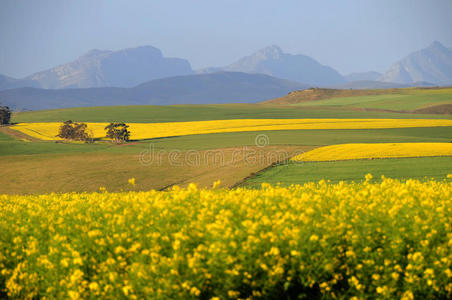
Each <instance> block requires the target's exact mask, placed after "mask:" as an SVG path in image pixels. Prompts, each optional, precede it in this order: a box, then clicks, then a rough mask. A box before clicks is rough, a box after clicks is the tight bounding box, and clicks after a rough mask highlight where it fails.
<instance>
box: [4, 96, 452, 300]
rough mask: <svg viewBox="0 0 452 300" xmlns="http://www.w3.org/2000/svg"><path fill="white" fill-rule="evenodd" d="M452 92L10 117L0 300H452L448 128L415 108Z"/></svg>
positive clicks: (445, 118)
mask: <svg viewBox="0 0 452 300" xmlns="http://www.w3.org/2000/svg"><path fill="white" fill-rule="evenodd" d="M445 90H446V92H445V93H443V94H445V95H446V96H444V95H443V94H441V93H440V92H438V91H436V90H435V91H436V92H437V93H438V95H440V96H438V97H439V98H438V97H437V98H430V96H431V95H430V94H428V95H424V94H423V93H425V91H424V90H422V89H421V90H419V91H418V92H417V91H416V90H410V93H413V95H411V94H409V95H404V96H403V97H404V98H403V99H405V98H406V99H405V100H403V101H402V102H400V101H401V99H402V98H401V96H400V95H397V94H394V93H396V92H395V91H391V92H390V93H389V92H388V95H384V94H381V93H380V92H378V93H380V94H378V95H374V94H373V95H367V94H366V95H361V96H352V97H351V98H353V101H354V102H353V105H348V104H350V103H351V102H350V100H344V97H343V98H341V99H339V98H337V97H336V98H337V99H332V98H328V99H317V100H309V101H310V102H309V103H310V105H307V104H306V103H308V102H302V103H301V104H299V103H298V104H297V103H289V104H288V103H283V104H275V103H263V104H227V105H178V106H162V107H157V106H139V107H137V106H126V107H94V108H73V109H61V110H50V111H32V112H20V113H15V114H14V115H13V122H14V123H15V124H13V125H12V126H8V127H1V128H0V165H1V166H2V170H3V176H2V177H1V178H0V230H1V231H2V232H5V233H6V234H3V235H1V236H0V250H1V251H0V269H2V272H1V273H0V297H2V296H9V297H11V298H33V297H36V298H44V297H48V298H74V299H77V298H89V297H97V298H99V297H101V298H102V297H103V298H105V297H107V298H134V297H137V298H142V297H151V298H180V299H190V298H193V299H197V298H205V299H211V298H213V299H215V297H218V298H217V299H228V298H231V299H234V298H238V297H241V298H247V297H251V298H275V297H277V296H281V295H283V296H285V297H293V296H304V297H306V298H316V297H317V298H318V297H320V295H322V296H323V297H326V298H334V297H346V298H351V297H358V298H372V299H373V298H381V299H385V298H404V299H413V298H448V297H450V296H451V293H452V286H451V285H450V277H451V276H452V271H451V259H452V256H451V252H450V238H451V237H450V236H449V235H450V234H449V235H448V233H449V232H450V222H448V220H449V219H450V218H451V215H450V209H449V208H450V207H451V205H452V204H451V203H450V199H452V198H451V194H450V193H451V190H452V188H451V182H452V175H451V173H452V151H451V145H452V144H451V141H452V116H451V115H449V114H444V113H438V114H421V113H416V112H415V111H416V110H417V109H419V108H420V107H428V105H429V103H431V104H434V105H437V104H438V103H440V102H441V103H442V104H448V103H452V101H449V100H447V99H450V98H447V97H449V96H451V94H452V93H449V90H448V89H445ZM340 93H342V92H340ZM348 93H350V92H349V91H348ZM360 93H365V92H360ZM367 93H370V92H369V91H367ZM372 93H375V92H372ZM397 93H401V92H397ZM404 93H407V92H406V91H404ZM447 95H449V96H447ZM340 96H344V95H343V94H341V95H340ZM346 96H347V97H350V95H346ZM405 96H406V97H405ZM369 97H383V98H384V97H393V98H391V99H392V100H390V101H395V102H397V105H402V104H403V103H405V104H403V105H402V106H400V107H398V109H397V111H390V110H391V109H395V108H396V107H395V106H393V107H384V109H383V108H382V107H383V106H384V105H386V104H388V103H389V102H387V101H389V98H385V99H383V98H381V99H380V98H378V99H376V98H372V99H371V98H369ZM410 97H411V98H410ZM409 99H413V103H411V102H410V103H408V100H409ZM322 101H330V102H328V103H324V104H325V105H321V102H322ZM331 101H336V102H335V103H334V104H332V102H331ZM337 101H339V102H341V103H343V104H340V105H339V104H338V103H339V102H337ZM344 101H345V102H344ZM314 102H315V103H314ZM377 102H379V103H380V104H378V105H379V106H381V105H383V104H381V103H383V102H384V103H386V104H384V105H383V106H381V107H379V108H377V107H376V106H375V105H376V103H377ZM395 102H394V103H395ZM316 103H318V104H319V105H314V104H316ZM344 103H346V104H344ZM347 103H348V104H347ZM369 103H373V104H372V105H373V106H372V107H364V106H366V105H368V104H369ZM401 103H402V104H401ZM305 104H306V105H305ZM391 105H392V104H391ZM394 105H395V104H394ZM361 106H362V107H361ZM69 119H70V120H74V121H77V122H87V124H88V129H92V130H93V133H95V137H96V139H95V141H94V142H93V143H82V142H70V141H61V140H58V139H57V138H56V134H57V132H58V127H59V125H60V124H61V122H63V121H66V120H69ZM113 121H124V122H127V123H128V124H129V125H130V128H131V131H132V141H131V142H129V143H125V144H122V145H115V144H112V143H111V142H110V141H108V140H107V139H105V138H104V137H105V131H104V127H105V125H106V124H108V122H113ZM291 158H292V160H291ZM369 173H370V174H372V175H373V177H372V176H371V175H369ZM218 180H219V181H218ZM193 183H194V184H193ZM195 184H196V185H197V186H196V185H195ZM55 193H56V194H55ZM357 212H358V213H357ZM413 220H415V222H413ZM131 228H133V229H134V230H130V229H131Z"/></svg>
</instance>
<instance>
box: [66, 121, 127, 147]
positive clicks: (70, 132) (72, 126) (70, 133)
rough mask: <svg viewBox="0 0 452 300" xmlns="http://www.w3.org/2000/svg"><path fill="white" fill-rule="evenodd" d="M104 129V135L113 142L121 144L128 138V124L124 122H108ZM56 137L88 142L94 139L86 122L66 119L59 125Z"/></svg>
mask: <svg viewBox="0 0 452 300" xmlns="http://www.w3.org/2000/svg"><path fill="white" fill-rule="evenodd" d="M105 131H106V134H105V136H106V137H107V138H109V139H111V141H112V142H113V143H115V144H122V143H125V142H128V141H129V140H130V131H129V125H127V124H126V123H118V122H113V123H110V124H108V125H107V126H106V127H105ZM57 137H59V138H62V139H64V140H71V141H83V142H88V143H92V142H93V141H94V134H93V133H92V131H89V130H88V125H86V123H78V122H73V121H72V120H68V121H66V122H64V123H63V124H62V125H61V126H60V129H59V132H58V135H57Z"/></svg>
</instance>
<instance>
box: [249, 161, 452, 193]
mask: <svg viewBox="0 0 452 300" xmlns="http://www.w3.org/2000/svg"><path fill="white" fill-rule="evenodd" d="M368 173H370V174H372V175H373V176H374V178H375V179H377V180H379V179H380V178H381V176H382V175H384V176H385V177H390V178H401V179H409V178H413V179H419V180H424V179H431V178H433V179H436V180H445V179H446V180H449V181H452V178H447V175H448V174H451V173H452V157H426V158H396V159H375V160H354V161H337V162H309V163H307V162H306V163H288V164H283V165H279V166H275V167H273V168H270V169H268V170H265V171H263V172H261V173H258V174H257V175H255V176H254V177H252V178H250V179H249V180H247V181H246V182H245V183H243V184H242V186H247V187H259V186H260V185H261V184H262V183H264V182H266V183H270V184H278V183H280V184H282V185H290V184H303V183H306V182H310V181H320V180H322V179H324V180H330V181H331V182H335V183H336V182H339V181H355V182H360V181H362V180H364V176H365V175H366V174H368Z"/></svg>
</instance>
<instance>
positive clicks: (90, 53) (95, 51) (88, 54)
mask: <svg viewBox="0 0 452 300" xmlns="http://www.w3.org/2000/svg"><path fill="white" fill-rule="evenodd" d="M108 53H111V51H110V50H99V49H92V50H89V51H88V52H86V53H85V54H83V55H82V56H80V58H89V57H96V56H99V55H102V54H108Z"/></svg>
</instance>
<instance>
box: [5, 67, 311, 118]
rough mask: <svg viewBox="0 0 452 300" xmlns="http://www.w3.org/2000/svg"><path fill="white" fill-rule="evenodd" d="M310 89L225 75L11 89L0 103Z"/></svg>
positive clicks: (195, 97)
mask: <svg viewBox="0 0 452 300" xmlns="http://www.w3.org/2000/svg"><path fill="white" fill-rule="evenodd" d="M307 87H308V86H307V85H304V84H301V83H296V82H291V81H288V80H283V79H279V78H275V77H271V76H267V75H262V74H245V73H237V72H222V73H214V74H200V75H189V76H176V77H170V78H165V79H158V80H153V81H150V82H147V83H144V84H141V85H138V86H136V87H133V88H112V87H108V88H107V87H104V88H86V89H36V88H20V89H12V90H6V91H1V92H0V103H2V104H3V105H8V106H10V107H11V108H13V109H14V110H18V111H20V110H42V109H54V108H65V107H81V106H105V105H150V104H154V105H171V104H206V103H229V102H231V103H249V102H258V101H263V100H266V99H271V98H275V97H279V96H282V95H284V94H287V93H288V92H290V91H293V90H298V89H304V88H307Z"/></svg>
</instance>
